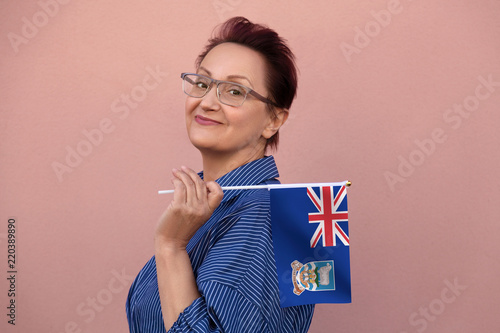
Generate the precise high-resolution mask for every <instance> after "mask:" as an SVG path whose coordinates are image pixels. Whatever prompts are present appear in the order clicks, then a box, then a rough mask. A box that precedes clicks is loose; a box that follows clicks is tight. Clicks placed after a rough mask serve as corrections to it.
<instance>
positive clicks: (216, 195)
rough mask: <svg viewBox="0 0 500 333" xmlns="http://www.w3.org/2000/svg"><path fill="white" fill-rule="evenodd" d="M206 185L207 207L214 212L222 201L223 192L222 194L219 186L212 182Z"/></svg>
mask: <svg viewBox="0 0 500 333" xmlns="http://www.w3.org/2000/svg"><path fill="white" fill-rule="evenodd" d="M206 185H207V190H208V195H207V200H208V206H209V207H210V209H212V210H215V208H217V207H218V206H219V204H220V202H221V201H222V198H223V197H224V192H222V188H221V187H220V185H219V184H217V183H216V182H214V181H209V182H206Z"/></svg>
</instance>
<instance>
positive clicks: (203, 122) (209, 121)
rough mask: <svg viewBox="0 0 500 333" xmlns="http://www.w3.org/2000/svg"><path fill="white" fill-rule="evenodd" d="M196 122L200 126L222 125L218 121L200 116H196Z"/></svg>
mask: <svg viewBox="0 0 500 333" xmlns="http://www.w3.org/2000/svg"><path fill="white" fill-rule="evenodd" d="M194 120H195V121H196V122H197V123H198V124H200V125H220V124H222V123H221V122H218V121H216V120H213V119H210V118H206V117H203V116H200V115H197V116H195V117H194Z"/></svg>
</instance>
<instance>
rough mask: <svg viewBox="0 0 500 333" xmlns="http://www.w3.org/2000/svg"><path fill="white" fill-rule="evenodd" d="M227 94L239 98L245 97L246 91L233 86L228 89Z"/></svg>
mask: <svg viewBox="0 0 500 333" xmlns="http://www.w3.org/2000/svg"><path fill="white" fill-rule="evenodd" d="M226 93H228V94H229V95H231V96H234V97H237V96H245V94H246V91H245V89H244V88H243V87H240V86H237V85H232V86H228V87H227V89H226Z"/></svg>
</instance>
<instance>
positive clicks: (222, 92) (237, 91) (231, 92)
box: [184, 75, 248, 106]
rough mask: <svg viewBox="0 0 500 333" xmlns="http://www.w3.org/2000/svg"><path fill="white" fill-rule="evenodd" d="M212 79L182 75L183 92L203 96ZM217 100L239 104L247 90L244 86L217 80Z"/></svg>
mask: <svg viewBox="0 0 500 333" xmlns="http://www.w3.org/2000/svg"><path fill="white" fill-rule="evenodd" d="M211 83H212V81H211V80H210V79H208V78H205V77H203V76H198V75H186V76H184V92H185V93H186V94H188V95H189V96H191V97H198V98H200V97H203V96H205V94H206V93H207V91H208V89H210V86H211ZM218 89H219V95H218V98H219V101H220V102H221V103H224V104H227V105H231V106H240V105H242V104H243V102H244V101H245V99H246V97H247V94H248V91H247V90H246V89H245V87H243V86H241V85H239V84H236V83H231V82H219V85H218Z"/></svg>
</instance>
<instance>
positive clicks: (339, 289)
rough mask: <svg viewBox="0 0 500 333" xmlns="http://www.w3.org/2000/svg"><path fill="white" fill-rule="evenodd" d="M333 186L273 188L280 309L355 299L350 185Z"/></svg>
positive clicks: (273, 226) (313, 185) (273, 230)
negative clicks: (351, 260) (352, 289)
mask: <svg viewBox="0 0 500 333" xmlns="http://www.w3.org/2000/svg"><path fill="white" fill-rule="evenodd" d="M335 184H338V186H337V185H325V184H309V185H310V186H308V187H305V186H304V187H291V188H290V187H289V188H271V189H270V191H271V193H270V194H271V221H272V233H273V246H274V253H275V259H276V267H277V273H278V282H279V289H280V302H281V307H288V306H293V305H302V304H317V303H350V302H351V269H350V259H349V228H348V212H347V188H346V185H345V183H344V184H342V183H335ZM315 185H321V186H315Z"/></svg>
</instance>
